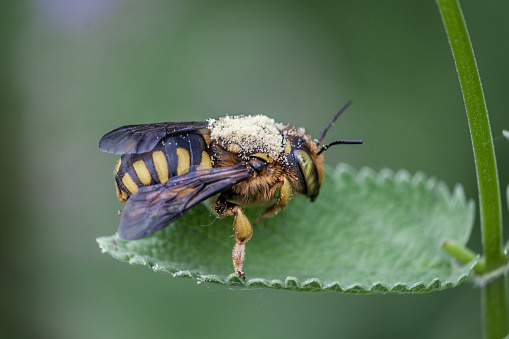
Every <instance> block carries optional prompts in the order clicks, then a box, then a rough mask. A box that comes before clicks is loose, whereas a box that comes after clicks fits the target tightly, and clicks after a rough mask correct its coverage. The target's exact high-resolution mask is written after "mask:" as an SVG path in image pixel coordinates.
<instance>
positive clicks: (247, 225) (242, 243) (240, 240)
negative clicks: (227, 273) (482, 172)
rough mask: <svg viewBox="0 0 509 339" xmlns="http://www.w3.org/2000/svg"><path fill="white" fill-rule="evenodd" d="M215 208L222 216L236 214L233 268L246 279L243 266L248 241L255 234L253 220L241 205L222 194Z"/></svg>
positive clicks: (234, 221)
mask: <svg viewBox="0 0 509 339" xmlns="http://www.w3.org/2000/svg"><path fill="white" fill-rule="evenodd" d="M213 209H214V211H215V212H216V214H217V215H218V216H219V217H221V218H222V217H226V216H229V215H235V219H234V220H233V230H234V232H235V246H234V247H233V252H232V260H233V268H234V269H235V272H236V273H237V274H238V275H239V277H241V278H243V279H245V278H246V277H245V275H244V272H243V271H242V266H243V264H244V258H245V256H246V242H248V241H249V239H251V235H253V227H252V226H251V222H250V221H249V219H248V218H247V217H246V215H245V214H244V210H243V209H242V207H241V206H239V205H237V204H234V203H231V202H229V201H226V199H225V198H223V197H222V196H219V198H218V199H217V201H216V202H215V203H214V205H213Z"/></svg>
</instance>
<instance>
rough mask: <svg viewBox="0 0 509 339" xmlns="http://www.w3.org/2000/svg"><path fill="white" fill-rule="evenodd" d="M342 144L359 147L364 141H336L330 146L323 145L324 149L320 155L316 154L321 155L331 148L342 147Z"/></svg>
mask: <svg viewBox="0 0 509 339" xmlns="http://www.w3.org/2000/svg"><path fill="white" fill-rule="evenodd" d="M340 144H347V145H359V144H362V140H336V141H333V142H331V143H330V144H327V145H323V146H322V148H321V149H320V151H318V153H316V155H320V153H322V152H323V151H326V150H328V149H329V147H331V146H334V145H340Z"/></svg>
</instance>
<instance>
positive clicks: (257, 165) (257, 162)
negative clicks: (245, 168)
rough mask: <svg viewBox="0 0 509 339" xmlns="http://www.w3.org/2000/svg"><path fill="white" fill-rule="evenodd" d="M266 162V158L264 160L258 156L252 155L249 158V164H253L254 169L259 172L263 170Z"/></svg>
mask: <svg viewBox="0 0 509 339" xmlns="http://www.w3.org/2000/svg"><path fill="white" fill-rule="evenodd" d="M266 164H267V162H266V161H265V160H262V159H260V158H257V157H251V158H250V159H249V165H251V167H253V168H254V170H255V171H256V172H258V173H260V172H261V171H262V170H263V168H264V167H265V165H266Z"/></svg>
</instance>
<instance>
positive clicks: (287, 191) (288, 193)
mask: <svg viewBox="0 0 509 339" xmlns="http://www.w3.org/2000/svg"><path fill="white" fill-rule="evenodd" d="M291 197H292V186H290V182H289V181H288V179H286V177H283V185H281V187H280V188H279V196H278V197H277V202H276V203H275V204H274V205H271V206H269V207H267V208H266V209H265V210H264V211H263V212H262V214H260V216H259V217H258V219H256V223H257V224H258V223H259V222H260V221H262V219H263V218H266V217H269V218H270V217H273V216H275V215H276V214H277V212H279V211H281V210H282V209H283V208H285V207H286V205H287V204H288V202H289V201H290V198H291Z"/></svg>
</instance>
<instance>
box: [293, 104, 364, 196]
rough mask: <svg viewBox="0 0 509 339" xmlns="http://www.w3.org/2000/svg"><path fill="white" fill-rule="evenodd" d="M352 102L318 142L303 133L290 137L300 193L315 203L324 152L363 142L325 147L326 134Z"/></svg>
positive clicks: (343, 109)
mask: <svg viewBox="0 0 509 339" xmlns="http://www.w3.org/2000/svg"><path fill="white" fill-rule="evenodd" d="M351 103H352V102H351V101H348V102H347V103H346V104H345V105H344V106H343V107H342V108H341V109H340V110H339V112H338V113H336V115H334V117H333V118H332V119H331V121H330V122H329V123H328V124H327V126H325V128H324V129H323V131H322V133H320V137H319V139H318V140H311V138H310V137H309V135H308V134H307V133H305V132H303V131H299V132H300V133H295V134H294V135H291V134H290V135H289V141H290V144H291V151H290V154H291V156H290V159H291V162H292V165H293V166H296V167H298V169H299V174H300V177H301V184H302V185H301V190H300V192H299V193H302V194H305V195H306V196H307V197H309V198H310V199H311V201H314V200H315V198H316V197H317V196H318V193H319V192H320V186H321V185H322V181H323V175H324V168H323V154H322V153H323V152H324V151H326V150H328V149H329V147H331V146H334V145H340V144H362V140H336V141H333V142H331V143H330V144H327V145H323V146H322V141H323V139H324V138H325V134H326V133H327V131H328V130H329V128H331V126H332V125H333V124H334V122H335V121H336V119H337V118H338V117H339V116H340V115H341V113H343V112H344V111H345V110H346V109H347V108H348V106H350V104H351Z"/></svg>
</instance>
